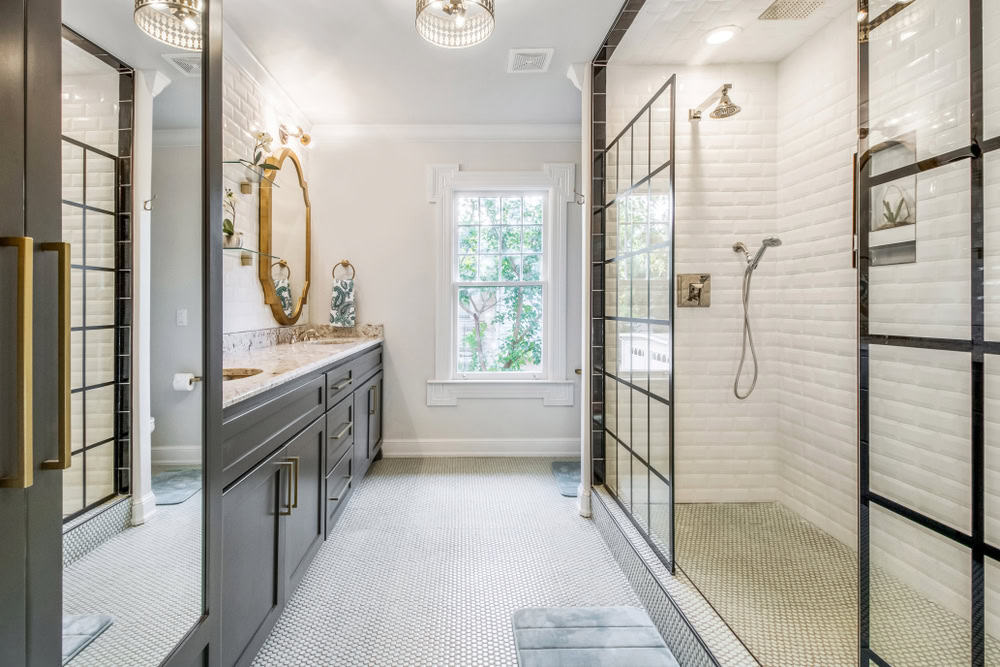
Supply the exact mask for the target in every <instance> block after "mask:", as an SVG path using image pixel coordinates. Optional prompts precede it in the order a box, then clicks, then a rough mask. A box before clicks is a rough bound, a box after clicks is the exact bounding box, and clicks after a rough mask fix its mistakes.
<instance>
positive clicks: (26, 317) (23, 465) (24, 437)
mask: <svg viewBox="0 0 1000 667" xmlns="http://www.w3.org/2000/svg"><path fill="white" fill-rule="evenodd" d="M0 247H9V248H16V249H17V392H16V393H17V399H16V400H17V406H18V407H17V427H16V429H17V430H16V431H15V432H14V439H15V440H16V442H17V448H18V450H19V453H20V455H19V456H18V459H19V461H18V469H17V471H16V472H15V473H14V474H13V475H11V476H9V477H4V478H2V479H0V487H6V488H15V489H26V488H28V487H29V486H31V485H32V484H33V483H34V467H35V464H34V459H33V457H32V446H33V445H32V428H33V424H32V419H33V410H32V404H33V400H34V397H33V395H32V391H33V363H32V361H33V359H32V357H33V353H34V350H33V342H32V338H33V335H34V318H33V312H34V310H33V307H34V306H33V301H34V293H35V285H34V252H35V241H34V239H32V238H31V237H30V236H6V237H2V238H0Z"/></svg>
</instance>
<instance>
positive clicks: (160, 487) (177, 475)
mask: <svg viewBox="0 0 1000 667" xmlns="http://www.w3.org/2000/svg"><path fill="white" fill-rule="evenodd" d="M199 491H201V469H200V468H181V469H180V470H165V471H163V472H159V473H156V474H155V475H153V495H155V496H156V504H157V505H179V504H180V503H182V502H184V501H185V500H187V499H188V498H190V497H191V496H193V495H194V494H196V493H198V492H199Z"/></svg>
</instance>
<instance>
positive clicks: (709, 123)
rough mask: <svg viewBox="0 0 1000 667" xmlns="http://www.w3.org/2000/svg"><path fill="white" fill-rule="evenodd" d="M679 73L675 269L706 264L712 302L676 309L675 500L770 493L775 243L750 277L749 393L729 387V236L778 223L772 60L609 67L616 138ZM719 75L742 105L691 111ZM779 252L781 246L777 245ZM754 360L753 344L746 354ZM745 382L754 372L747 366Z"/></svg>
mask: <svg viewBox="0 0 1000 667" xmlns="http://www.w3.org/2000/svg"><path fill="white" fill-rule="evenodd" d="M674 73H676V74H677V112H676V118H677V127H676V142H677V145H676V149H675V151H676V160H677V167H676V175H675V187H676V193H675V194H676V219H675V271H676V273H710V274H711V275H712V305H711V307H710V308H677V309H676V310H675V321H676V324H675V328H674V334H675V340H674V355H675V359H674V405H675V411H674V446H675V450H674V470H675V477H676V499H677V501H678V502H727V501H742V502H750V501H763V500H776V499H777V494H778V491H777V489H778V486H779V477H778V466H779V463H778V442H777V438H776V437H775V429H776V412H775V410H774V392H775V388H776V386H777V368H776V358H775V355H774V354H773V352H772V350H771V348H770V347H769V346H768V345H767V340H768V331H769V328H770V323H769V321H768V317H769V315H770V309H771V306H772V304H773V301H772V300H771V299H769V298H768V293H769V292H771V291H772V287H773V285H774V280H773V276H774V275H775V270H776V259H777V257H776V255H777V254H778V253H777V252H776V251H775V250H771V251H769V252H768V255H767V256H766V257H765V259H764V260H763V262H762V263H761V265H760V268H759V269H758V270H757V272H756V273H755V274H754V282H753V291H754V293H753V298H752V300H751V303H752V306H751V308H752V310H751V314H752V317H753V321H754V332H755V339H756V341H757V354H758V359H759V360H760V368H761V374H760V378H759V380H758V382H757V388H756V390H755V391H754V393H753V395H752V396H751V397H750V398H749V399H748V400H746V401H740V400H738V399H737V398H736V397H735V396H733V391H732V385H733V378H734V376H735V374H736V369H737V366H738V364H739V356H740V336H741V332H742V322H743V311H742V303H741V287H742V276H743V269H744V268H745V266H746V264H745V262H744V261H743V259H742V258H741V256H738V255H736V254H735V253H734V252H733V250H732V245H733V243H735V242H736V241H739V240H742V241H744V242H745V243H746V244H747V245H748V246H750V247H752V248H755V247H757V246H758V245H759V244H760V241H761V239H763V238H764V237H765V236H770V235H772V234H774V233H775V232H776V229H777V225H776V217H777V195H776V190H775V188H776V182H775V148H776V119H777V69H776V67H775V66H774V65H769V64H761V65H722V66H712V67H698V68H693V67H679V66H671V65H663V66H649V67H646V66H642V67H634V66H614V65H612V66H611V67H609V73H608V102H609V109H608V124H609V136H611V137H613V136H615V135H617V134H618V132H619V131H620V130H621V129H622V128H623V127H624V125H625V124H626V123H627V122H628V121H629V120H631V119H632V117H633V116H634V115H635V113H636V112H637V111H638V110H639V109H640V108H641V107H642V105H643V104H645V103H646V102H647V101H648V100H649V98H650V97H652V95H653V94H655V92H656V91H657V90H658V89H659V88H660V86H662V85H663V83H664V82H665V81H666V80H667V79H668V78H669V77H670V75H671V74H674ZM723 83H732V84H734V88H733V90H732V98H733V100H734V101H735V102H736V103H737V104H739V105H740V106H741V107H742V108H743V111H742V112H741V113H740V114H739V115H738V116H736V117H734V118H731V119H727V120H711V119H709V118H708V114H705V119H704V120H702V121H700V122H691V121H688V120H687V110H688V108H691V107H695V106H697V105H698V104H700V103H701V102H702V101H703V100H704V99H705V98H706V97H707V96H708V95H709V94H710V93H711V92H712V91H714V90H715V89H717V88H718V87H719V86H721V85H722V84H723ZM778 251H779V252H780V249H778ZM747 356H748V358H749V351H748V353H747ZM744 373H745V375H744V383H743V384H742V385H741V386H742V387H743V390H744V391H745V389H746V387H747V386H748V385H749V381H750V378H751V375H750V372H749V367H747V368H746V369H744Z"/></svg>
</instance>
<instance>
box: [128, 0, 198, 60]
mask: <svg viewBox="0 0 1000 667" xmlns="http://www.w3.org/2000/svg"><path fill="white" fill-rule="evenodd" d="M201 10H202V0H135V13H134V14H133V16H134V18H135V24H136V25H137V26H139V28H140V29H141V30H142V31H143V32H144V33H146V34H147V35H149V36H150V37H152V38H153V39H156V40H159V41H161V42H163V43H164V44H169V45H170V46H176V47H177V48H179V49H186V50H188V51H201Z"/></svg>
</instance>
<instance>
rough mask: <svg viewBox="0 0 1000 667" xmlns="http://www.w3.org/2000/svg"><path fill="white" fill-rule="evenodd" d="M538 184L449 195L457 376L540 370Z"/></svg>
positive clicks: (542, 197)
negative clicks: (526, 188)
mask: <svg viewBox="0 0 1000 667" xmlns="http://www.w3.org/2000/svg"><path fill="white" fill-rule="evenodd" d="M546 200H547V195H546V193H545V192H538V191H519V192H457V193H455V195H454V196H453V198H452V204H453V206H454V211H453V213H454V216H453V217H454V220H455V223H456V224H455V241H456V243H455V252H454V253H452V262H451V263H452V275H453V282H452V302H453V304H454V306H455V308H454V313H455V326H456V333H457V335H456V338H455V346H454V347H455V349H454V354H455V359H454V368H455V374H456V376H457V377H459V378H462V379H488V378H506V379H513V378H516V377H522V378H527V379H540V378H544V377H545V365H544V355H545V353H546V352H548V351H547V350H546V349H545V347H546V346H545V337H544V336H543V331H544V327H545V321H546V315H547V314H546V312H545V305H546V299H545V297H546V292H547V290H548V289H549V285H548V281H547V280H546V273H545V264H546V262H545V234H544V231H545V222H546V220H545V218H546V215H545V209H546Z"/></svg>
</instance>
